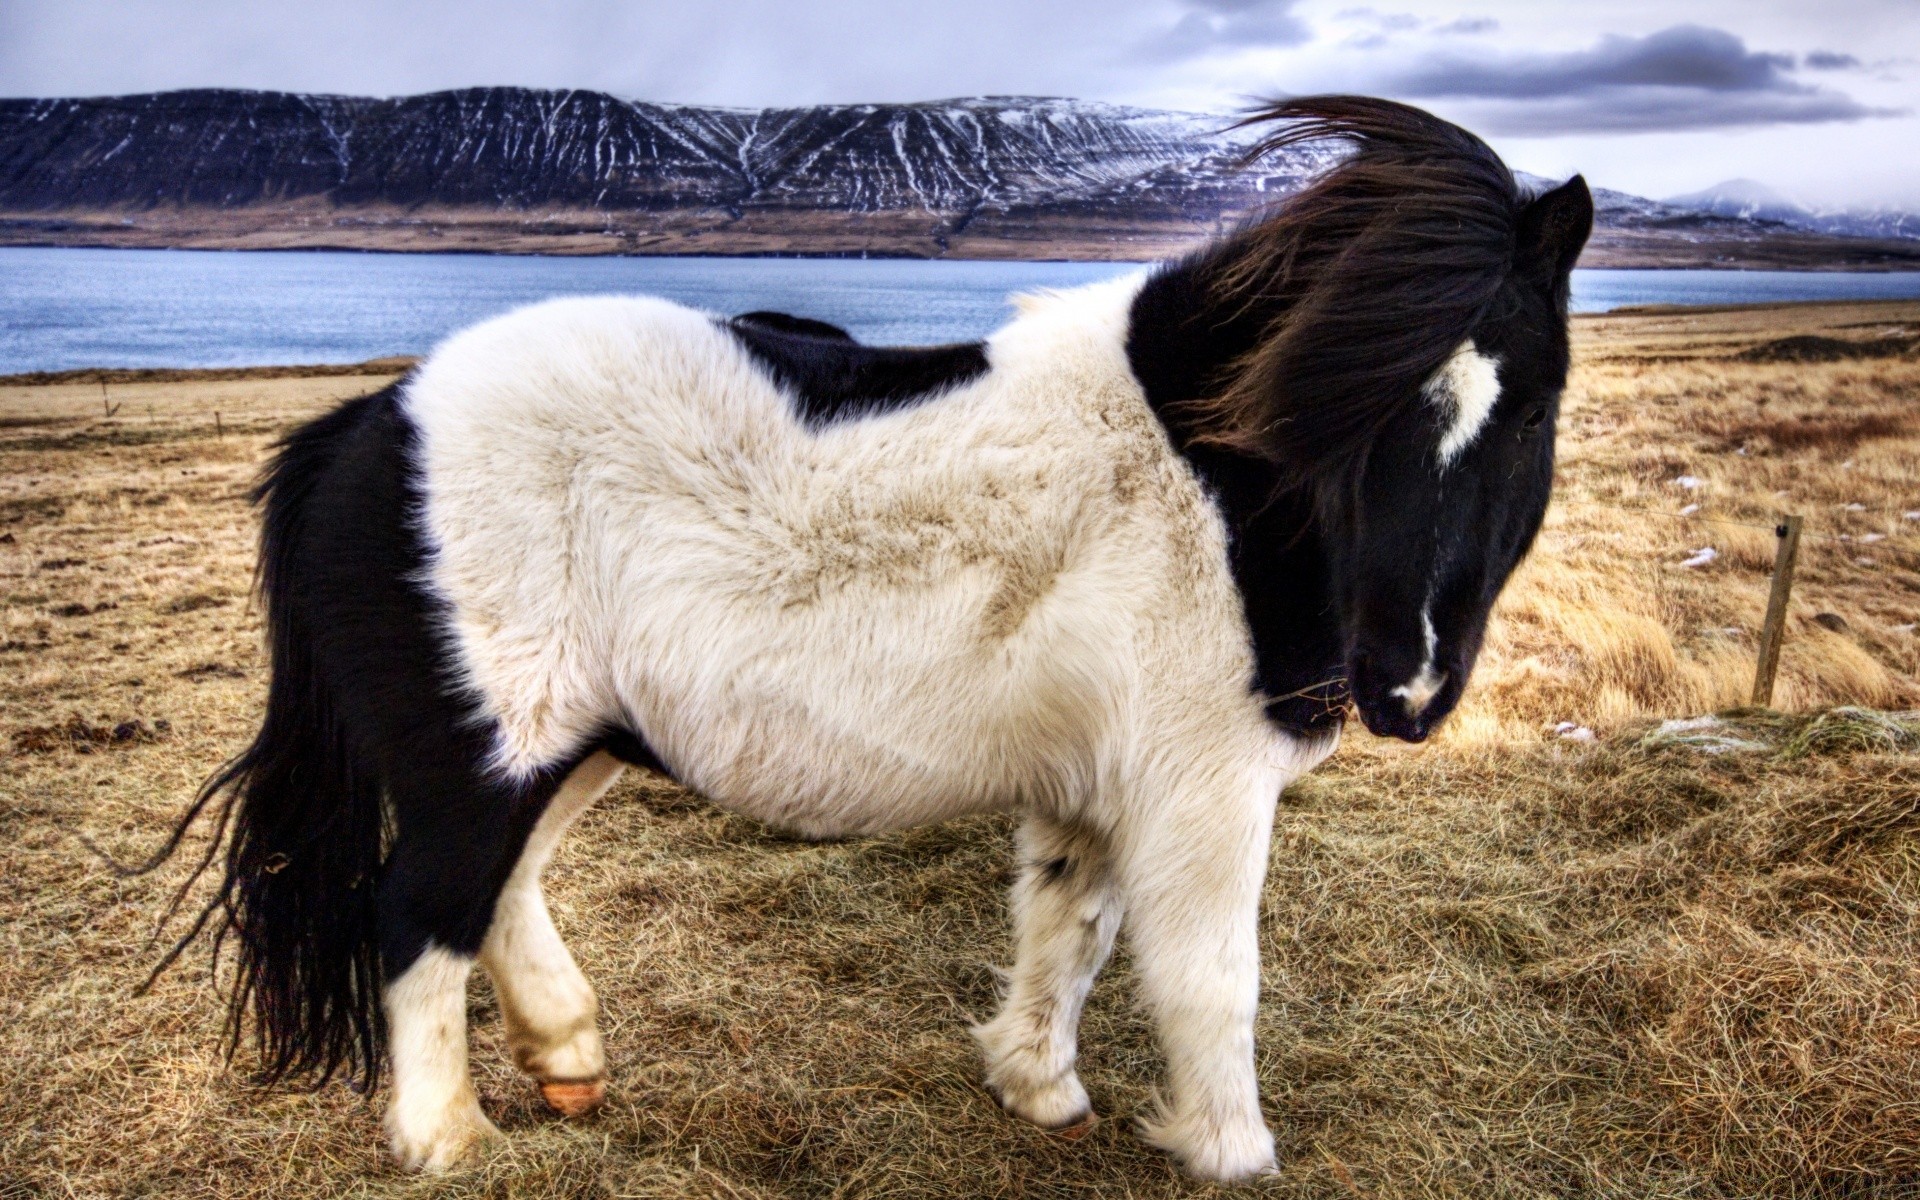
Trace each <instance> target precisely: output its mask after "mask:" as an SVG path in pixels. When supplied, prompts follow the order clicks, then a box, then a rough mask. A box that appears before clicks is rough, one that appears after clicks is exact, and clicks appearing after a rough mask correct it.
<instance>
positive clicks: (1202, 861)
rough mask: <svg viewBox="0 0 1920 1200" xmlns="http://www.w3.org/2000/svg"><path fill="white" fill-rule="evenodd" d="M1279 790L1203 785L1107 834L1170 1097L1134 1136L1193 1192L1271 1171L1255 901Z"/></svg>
mask: <svg viewBox="0 0 1920 1200" xmlns="http://www.w3.org/2000/svg"><path fill="white" fill-rule="evenodd" d="M1283 783H1284V777H1283V776H1282V774H1281V773H1280V772H1277V771H1275V770H1272V769H1264V768H1261V769H1255V768H1247V769H1241V770H1232V769H1228V770H1223V771H1220V772H1216V773H1214V774H1213V775H1211V776H1209V775H1206V774H1204V773H1202V774H1200V775H1199V777H1198V778H1190V779H1188V780H1187V781H1186V782H1185V785H1184V786H1182V787H1177V788H1175V789H1173V790H1172V791H1170V792H1169V793H1168V794H1166V795H1165V796H1164V797H1162V798H1161V801H1160V802H1158V803H1153V804H1149V805H1145V806H1142V807H1140V808H1137V809H1135V810H1134V811H1133V812H1132V813H1130V814H1129V819H1128V820H1127V821H1126V822H1125V823H1124V824H1123V825H1122V827H1121V828H1120V829H1118V830H1116V838H1117V844H1116V847H1115V849H1116V857H1117V868H1118V873H1119V876H1120V882H1121V889H1122V895H1123V897H1124V900H1125V903H1126V906H1127V934H1128V938H1129V941H1130V944H1131V945H1132V947H1133V950H1134V954H1135V958H1136V966H1137V969H1138V972H1139V977H1140V986H1141V988H1142V991H1143V993H1144V999H1145V1002H1146V1005H1147V1008H1148V1009H1149V1011H1150V1012H1151V1013H1152V1014H1153V1017H1154V1020H1155V1024H1156V1026H1157V1028H1158V1032H1159V1038H1160V1043H1161V1048H1162V1050H1163V1052H1164V1053H1165V1055H1166V1058H1167V1067H1168V1076H1169V1084H1170V1095H1168V1096H1165V1097H1163V1099H1162V1102H1161V1105H1160V1108H1159V1111H1158V1112H1156V1113H1155V1114H1154V1115H1152V1116H1149V1117H1146V1118H1143V1119H1142V1121H1141V1130H1142V1133H1143V1135H1144V1136H1145V1137H1146V1139H1147V1140H1148V1141H1149V1142H1151V1143H1152V1144H1153V1145H1156V1146H1158V1147H1160V1148H1161V1149H1163V1150H1166V1151H1168V1152H1169V1153H1171V1154H1173V1155H1174V1156H1175V1157H1176V1158H1178V1159H1179V1160H1180V1162H1181V1164H1182V1165H1183V1166H1184V1167H1185V1168H1186V1169H1187V1171H1188V1172H1190V1173H1191V1174H1193V1175H1196V1176H1199V1177H1201V1178H1203V1179H1218V1180H1231V1179H1244V1178H1247V1177H1249V1176H1252V1175H1256V1174H1259V1173H1261V1172H1263V1171H1268V1170H1271V1169H1272V1168H1273V1162H1274V1157H1273V1134H1272V1133H1271V1132H1270V1131H1269V1130H1268V1129H1267V1126H1266V1122H1265V1120H1264V1119H1263V1118H1262V1117H1261V1115H1260V1094H1259V1084H1258V1082H1257V1080H1256V1078H1255V1076H1254V1067H1253V1024H1254V1017H1255V1014H1256V1010H1257V1008H1258V1005H1259V997H1260V941H1259V908H1260V890H1261V885H1262V883H1263V881H1264V880H1265V877H1266V867H1267V846H1268V841H1269V838H1270V835H1271V832H1272V826H1273V805H1274V802H1275V800H1276V798H1277V797H1278V795H1279V793H1280V789H1281V786H1282V784H1283Z"/></svg>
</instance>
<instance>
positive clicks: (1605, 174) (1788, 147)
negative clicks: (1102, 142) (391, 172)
mask: <svg viewBox="0 0 1920 1200" xmlns="http://www.w3.org/2000/svg"><path fill="white" fill-rule="evenodd" d="M470 84H522V85H528V86H541V87H581V88H598V89H602V90H605V91H610V92H614V93H617V94H620V95H624V96H631V97H637V98H642V99H648V100H667V101H682V102H689V103H703V104H730V105H747V106H760V105H787V104H811V103H819V102H852V101H868V100H926V99H937V98H942V97H948V96H961V95H980V94H1023V95H1056V96H1080V97H1086V98H1091V99H1099V100H1110V101H1116V102H1121V103H1132V104H1146V105H1155V106H1162V107H1170V108H1184V109H1192V110H1199V111H1221V112H1224V111H1227V110H1230V109H1232V108H1233V107H1235V106H1236V105H1238V104H1240V103H1242V102H1244V100H1245V99H1246V98H1247V97H1249V96H1253V95H1279V94H1298V93H1304V92H1315V91H1354V92H1369V93H1373V94H1377V95H1385V96H1392V97H1395V98H1398V99H1403V100H1407V101H1410V102H1413V103H1417V104H1420V105H1423V106H1425V107H1428V108H1431V109H1433V110H1435V111H1436V112H1439V113H1441V114H1442V115H1445V116H1447V117H1450V118H1452V119H1454V120H1457V121H1460V122H1461V123H1463V124H1466V125H1467V126H1469V127H1470V128H1473V129H1475V130H1476V131H1478V132H1480V133H1481V134H1482V135H1484V136H1486V137H1487V138H1488V139H1489V140H1490V141H1492V142H1493V143H1494V145H1495V146H1496V147H1497V148H1498V149H1499V150H1500V151H1501V152H1502V154H1504V155H1505V156H1506V157H1507V160H1508V161H1509V163H1511V164H1512V165H1514V166H1516V167H1520V168H1522V169H1525V170H1529V171H1534V172H1537V173H1539V174H1543V175H1556V176H1557V175H1564V174H1567V173H1569V172H1571V171H1574V170H1581V171H1585V172H1586V173H1587V175H1588V177H1589V178H1590V179H1592V180H1593V181H1594V182H1596V183H1599V184H1602V185H1604V186H1609V187H1617V188H1621V189H1623V190H1626V191H1632V192H1638V193H1640V194H1642V195H1650V196H1656V197H1657V196H1666V195H1671V194H1674V193H1677V192H1684V191H1692V190H1696V189H1699V188H1703V187H1706V186H1708V185H1710V184H1714V183H1717V182H1720V181H1721V180H1724V179H1729V178H1734V177H1747V178H1753V179H1758V180H1760V181H1762V182H1764V183H1767V184H1769V185H1771V186H1773V187H1775V188H1778V189H1779V190H1780V191H1782V192H1785V193H1786V194H1788V195H1790V196H1793V197H1795V198H1797V199H1801V200H1803V201H1806V202H1809V203H1814V204H1872V203H1889V202H1891V203H1898V204H1901V205H1903V206H1908V207H1916V206H1920V115H1916V114H1917V112H1920V0H1824V2H1821V3H1814V2H1811V0H1585V2H1580V3H1565V2H1561V0H1377V2H1375V3H1371V4H1356V3H1351V2H1349V0H1330V2H1326V3H1322V2H1321V0H965V2H964V3H954V2H952V0H914V2H905V0H841V2H837V3H836V2H832V0H813V2H811V3H809V2H806V0H742V2H738V3H725V2H721V0H667V2H659V0H548V2H545V3H537V4H536V3H528V2H527V0H519V2H508V0H325V2H324V3H319V2H308V0H300V2H295V0H281V2H276V0H118V2H114V3H107V2H103V0H0V95H7V96H51V95H98V94H105V93H116V92H136V91H152V90H158V89H164V88H180V87H201V86H225V87H253V88H280V89H287V90H295V91H327V92H344V93H359V94H379V95H394V94H401V93H408V92H420V91H430V90H433V89H437V88H448V87H460V86H465V85H470Z"/></svg>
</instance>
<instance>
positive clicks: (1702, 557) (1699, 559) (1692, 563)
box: [1680, 546, 1720, 567]
mask: <svg viewBox="0 0 1920 1200" xmlns="http://www.w3.org/2000/svg"><path fill="white" fill-rule="evenodd" d="M1719 557H1720V552H1719V551H1718V550H1715V549H1714V548H1713V547H1712V546H1702V547H1700V548H1699V549H1698V550H1695V551H1694V552H1693V557H1692V558H1689V559H1688V560H1687V561H1685V562H1683V563H1681V564H1680V565H1681V566H1683V567H1704V566H1706V565H1707V564H1708V563H1710V562H1712V561H1713V560H1714V559H1716V558H1719Z"/></svg>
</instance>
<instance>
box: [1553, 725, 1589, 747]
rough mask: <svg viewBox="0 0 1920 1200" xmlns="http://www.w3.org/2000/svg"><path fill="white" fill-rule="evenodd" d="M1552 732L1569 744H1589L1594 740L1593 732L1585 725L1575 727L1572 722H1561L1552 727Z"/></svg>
mask: <svg viewBox="0 0 1920 1200" xmlns="http://www.w3.org/2000/svg"><path fill="white" fill-rule="evenodd" d="M1553 731H1554V732H1555V733H1557V734H1559V735H1560V736H1561V737H1562V738H1564V739H1566V740H1567V741H1569V742H1591V741H1593V740H1594V738H1595V736H1596V735H1595V734H1594V732H1593V730H1591V729H1588V728H1587V727H1586V726H1585V725H1576V724H1574V723H1573V722H1572V721H1562V722H1560V723H1559V724H1558V725H1555V726H1554V727H1553Z"/></svg>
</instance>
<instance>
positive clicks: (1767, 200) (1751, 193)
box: [1665, 179, 1920, 241]
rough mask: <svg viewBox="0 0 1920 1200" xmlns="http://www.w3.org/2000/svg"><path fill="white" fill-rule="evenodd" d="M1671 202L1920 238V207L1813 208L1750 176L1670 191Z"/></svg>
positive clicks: (1824, 228) (1848, 233) (1796, 224)
mask: <svg viewBox="0 0 1920 1200" xmlns="http://www.w3.org/2000/svg"><path fill="white" fill-rule="evenodd" d="M1665 203H1666V204H1667V205H1669V206H1670V207H1673V208H1680V209H1686V210H1688V211H1691V212H1701V213H1710V214H1712V215H1714V216H1720V217H1734V218H1737V219H1740V220H1748V221H1772V222H1774V223H1776V224H1780V225H1785V226H1788V227H1790V228H1793V229H1805V230H1810V231H1812V232H1815V233H1827V234H1832V235H1834V236H1836V237H1857V238H1897V239H1905V240H1908V241H1920V213H1911V212H1906V211H1903V210H1901V209H1897V208H1828V209H1814V208H1808V207H1807V206H1806V205H1804V204H1801V203H1799V202H1798V201H1795V200H1791V199H1788V198H1787V197H1786V196H1784V195H1782V194H1780V193H1779V192H1777V191H1775V190H1774V189H1773V188H1770V187H1768V186H1767V185H1766V184H1764V183H1760V182H1758V181H1756V180H1752V179H1729V180H1727V181H1726V182H1725V183H1718V184H1715V185H1714V186H1712V187H1710V188H1707V189H1706V190H1705V191H1700V192H1689V193H1687V194H1686V195H1684V196H1670V197H1668V198H1667V200H1666V201H1665Z"/></svg>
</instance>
